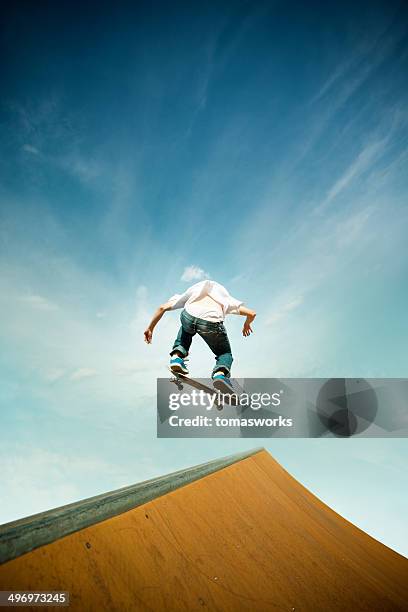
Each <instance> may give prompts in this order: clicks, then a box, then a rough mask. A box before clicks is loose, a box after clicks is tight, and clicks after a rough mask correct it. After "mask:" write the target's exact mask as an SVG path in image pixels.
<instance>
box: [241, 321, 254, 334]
mask: <svg viewBox="0 0 408 612" xmlns="http://www.w3.org/2000/svg"><path fill="white" fill-rule="evenodd" d="M252 333H253V330H252V327H251V324H250V323H249V321H245V323H244V327H243V328H242V335H243V336H245V337H246V336H249V335H250V334H252Z"/></svg>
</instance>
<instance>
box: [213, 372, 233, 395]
mask: <svg viewBox="0 0 408 612" xmlns="http://www.w3.org/2000/svg"><path fill="white" fill-rule="evenodd" d="M213 386H214V388H215V389H217V391H221V393H228V394H232V393H235V391H234V387H233V386H232V382H231V381H230V379H229V378H227V377H226V376H225V375H224V374H216V375H215V376H213Z"/></svg>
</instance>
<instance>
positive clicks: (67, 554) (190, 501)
mask: <svg viewBox="0 0 408 612" xmlns="http://www.w3.org/2000/svg"><path fill="white" fill-rule="evenodd" d="M152 483H153V489H152V488H151V487H152ZM149 486H150V489H151V490H150V491H148V489H149ZM135 491H136V493H135ZM143 491H144V493H143ZM146 491H148V492H147V493H146ZM132 496H133V497H132ZM119 498H120V499H121V501H120V503H119V502H118V499H119ZM107 499H108V500H110V501H109V503H108V504H107V505H106V503H105V502H106V500H107ZM112 500H113V502H115V500H116V502H115V503H116V505H115V503H113V502H112ZM104 503H105V506H104ZM129 504H132V507H131V508H127V505H129ZM101 508H102V511H101ZM123 508H125V509H124V510H123V511H122V509H123ZM70 513H71V518H70V519H69V520H68V519H67V516H68V518H69V514H70ZM92 516H93V517H94V519H95V520H94V524H92V523H91V519H92ZM95 521H99V522H95ZM67 525H68V526H67ZM83 525H85V526H83ZM58 530H60V533H59V532H58ZM27 534H29V535H27ZM30 534H31V535H30ZM50 534H51V535H50ZM51 540H52V541H51ZM46 541H48V543H44V542H46ZM0 549H2V550H3V553H2V558H1V560H2V565H1V566H0V590H11V589H12V590H19V591H26V590H30V591H36V590H37V591H38V590H52V591H69V593H70V608H69V609H70V610H74V611H81V612H83V611H85V610H91V611H93V610H95V611H102V610H118V611H120V612H123V611H125V610H142V611H144V610H146V611H153V612H159V611H161V610H167V611H172V610H174V611H177V612H179V611H181V610H185V611H191V610H217V611H222V612H227V611H231V612H237V611H238V612H239V611H241V610H242V611H248V612H254V611H255V612H257V611H262V612H263V611H269V610H276V611H280V610H282V611H284V610H287V611H289V612H291V611H299V612H300V611H307V612H308V611H310V612H316V611H320V610H321V611H325V612H326V611H329V610H330V611H337V610H341V611H342V612H357V611H359V610H364V611H367V612H368V611H369V612H375V611H377V610H378V611H379V610H382V611H393V612H395V611H398V610H401V611H402V610H408V560H407V559H406V558H405V557H402V556H401V555H399V554H397V553H396V552H394V551H392V550H391V549H389V548H387V547H386V546H384V545H383V544H381V543H380V542H378V541H376V540H374V539H373V538H371V537H370V536H368V535H367V534H366V533H364V532H362V531H361V530H360V529H358V528H356V527H355V526H354V525H352V524H351V523H349V522H348V521H346V520H345V519H343V518H342V517H341V516H339V515H338V514H336V513H335V512H333V511H332V510H331V509H330V508H328V507H327V506H326V505H325V504H323V503H322V502H321V501H320V500H319V499H317V498H316V497H315V496H314V495H312V494H311V493H310V492H309V491H308V490H307V489H305V488H304V487H303V486H302V485H300V484H299V483H298V482H297V481H296V480H295V479H294V478H292V477H291V476H290V475H289V474H288V473H287V472H286V471H285V470H284V469H283V468H282V467H281V466H280V465H279V464H278V463H277V462H276V461H275V460H274V459H273V458H272V457H271V456H270V455H269V454H268V453H267V452H266V451H265V450H263V449H261V450H257V451H254V452H252V453H242V454H240V455H235V456H232V457H228V458H226V459H221V460H217V461H215V462H210V463H209V464H203V465H202V466H197V467H195V468H191V470H185V471H183V472H177V473H176V474H173V475H170V476H169V477H163V478H162V479H155V480H153V481H147V483H141V484H140V485H136V486H135V487H133V488H132V487H128V488H126V489H120V490H119V491H116V492H112V493H110V494H107V495H106V496H99V497H97V498H92V499H90V500H84V501H83V502H78V504H72V505H70V506H66V507H63V508H60V509H57V510H51V511H50V512H48V513H43V514H41V515H35V516H34V517H29V518H27V519H22V520H20V521H16V522H14V523H9V524H7V525H3V526H2V527H0ZM33 609H34V608H33Z"/></svg>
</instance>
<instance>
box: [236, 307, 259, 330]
mask: <svg viewBox="0 0 408 612" xmlns="http://www.w3.org/2000/svg"><path fill="white" fill-rule="evenodd" d="M239 314H240V315H243V316H244V317H246V320H245V323H244V327H243V328H242V335H243V336H249V335H250V334H252V333H253V330H252V327H251V323H252V321H253V320H254V319H255V317H256V312H255V310H251V309H250V308H247V307H246V306H240V307H239Z"/></svg>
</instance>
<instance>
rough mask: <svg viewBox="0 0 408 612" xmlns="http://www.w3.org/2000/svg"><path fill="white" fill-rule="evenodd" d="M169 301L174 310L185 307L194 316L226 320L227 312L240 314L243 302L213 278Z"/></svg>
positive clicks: (208, 319) (197, 284)
mask: <svg viewBox="0 0 408 612" xmlns="http://www.w3.org/2000/svg"><path fill="white" fill-rule="evenodd" d="M168 302H169V303H170V304H171V309H172V310H176V309H177V308H185V310H186V311H187V312H188V313H189V314H190V315H192V316H193V317H197V318H198V319H204V320H206V321H224V319H225V317H226V315H227V314H239V307H240V306H241V305H242V304H243V302H241V301H240V300H237V299H235V298H234V297H232V295H230V294H229V293H228V291H227V290H226V288H225V287H223V286H222V285H220V284H219V283H217V282H215V281H212V280H205V281H200V282H199V283H196V284H195V285H192V286H191V287H189V288H188V289H187V290H186V291H185V292H184V293H182V294H176V295H173V296H172V297H171V298H170V299H169V300H168Z"/></svg>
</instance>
